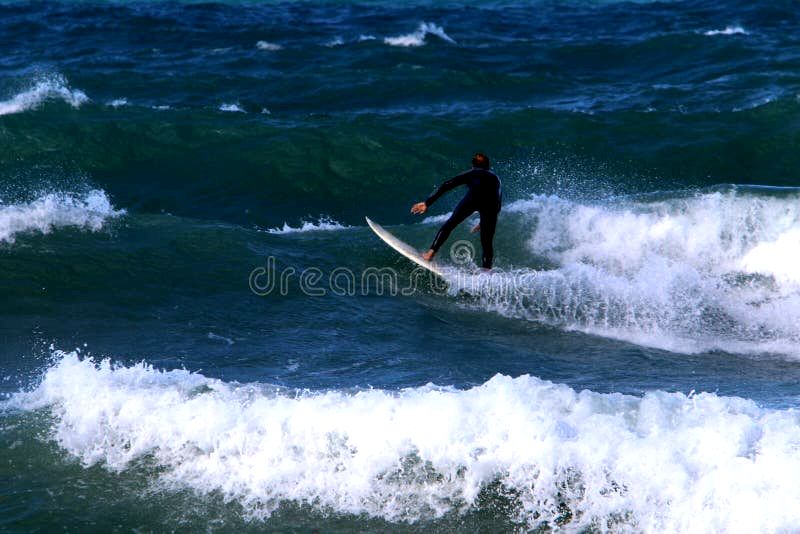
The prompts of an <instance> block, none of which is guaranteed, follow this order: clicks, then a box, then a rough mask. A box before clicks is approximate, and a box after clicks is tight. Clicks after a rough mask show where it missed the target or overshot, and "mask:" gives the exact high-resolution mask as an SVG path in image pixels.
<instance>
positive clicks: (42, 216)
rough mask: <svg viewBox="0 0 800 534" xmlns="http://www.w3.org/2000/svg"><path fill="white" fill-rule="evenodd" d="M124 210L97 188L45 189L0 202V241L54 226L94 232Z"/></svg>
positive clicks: (42, 232)
mask: <svg viewBox="0 0 800 534" xmlns="http://www.w3.org/2000/svg"><path fill="white" fill-rule="evenodd" d="M124 213H125V212H124V210H117V209H115V208H114V206H112V205H111V201H110V200H109V198H108V196H107V195H106V193H105V192H104V191H100V190H92V191H89V192H88V193H86V194H84V195H75V194H70V193H48V194H45V195H42V196H41V197H39V198H37V199H36V200H33V201H31V202H26V203H20V204H4V203H2V202H0V243H12V244H13V243H14V242H15V241H16V239H17V237H18V236H19V235H20V234H29V233H40V234H49V233H50V232H52V231H53V230H55V229H58V228H70V227H72V228H78V229H82V230H89V231H94V232H96V231H98V230H101V229H102V228H103V227H104V226H105V225H106V223H107V222H108V221H110V220H111V219H114V218H116V217H119V216H121V215H123V214H124Z"/></svg>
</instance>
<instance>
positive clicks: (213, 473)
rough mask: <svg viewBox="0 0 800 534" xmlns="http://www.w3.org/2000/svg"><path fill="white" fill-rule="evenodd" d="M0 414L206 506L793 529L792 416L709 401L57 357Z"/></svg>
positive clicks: (416, 517)
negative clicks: (18, 416) (212, 373)
mask: <svg viewBox="0 0 800 534" xmlns="http://www.w3.org/2000/svg"><path fill="white" fill-rule="evenodd" d="M5 404H6V408H7V409H8V408H11V407H14V408H18V409H22V410H34V409H40V408H45V407H46V408H48V409H49V410H50V411H51V412H52V415H53V417H54V422H53V427H52V437H53V439H55V440H56V441H57V442H58V444H59V445H60V446H61V447H62V448H64V449H65V450H66V451H68V452H69V453H70V454H71V455H74V456H75V457H77V458H78V459H80V461H81V463H82V464H83V465H84V466H87V467H88V466H93V465H100V466H103V467H104V468H106V469H108V470H110V471H113V472H122V471H125V470H130V469H141V468H142V465H148V464H149V465H151V466H152V467H153V468H155V469H156V472H158V473H160V474H159V475H158V479H157V486H158V487H160V488H162V489H167V490H168V491H180V490H182V489H192V490H194V491H196V492H199V493H201V494H210V493H213V492H219V493H221V494H222V495H224V496H225V498H226V499H230V500H234V501H236V502H238V503H240V504H241V506H243V508H244V509H245V510H246V512H247V513H248V515H250V516H252V517H259V518H267V517H269V516H270V515H271V514H272V513H274V512H275V511H276V510H277V509H278V508H279V507H280V506H281V504H282V503H286V502H294V503H297V504H305V505H308V506H310V507H312V508H315V509H318V510H322V511H324V510H330V511H333V512H336V513H345V514H354V515H359V514H366V515H368V516H373V517H380V518H384V519H386V520H389V521H394V522H410V523H414V522H417V521H421V520H426V519H431V518H436V517H441V516H444V515H446V514H460V513H464V512H466V511H468V510H470V509H474V508H476V507H480V506H493V505H495V504H496V503H497V502H498V499H503V500H504V502H506V506H509V508H510V509H511V513H512V514H513V516H514V518H515V521H517V522H518V523H519V524H520V525H525V526H527V527H530V528H535V527H542V526H545V525H553V526H555V525H561V526H564V527H566V528H568V529H570V530H573V529H575V530H580V529H585V528H596V529H601V530H606V529H611V530H617V531H619V530H629V529H633V530H637V531H649V532H653V531H673V532H675V531H692V530H695V529H698V528H702V529H706V528H711V529H712V530H715V531H726V532H755V531H781V530H786V529H789V530H790V529H791V528H792V527H793V525H797V524H798V522H800V510H798V509H797V507H795V506H791V505H790V504H789V502H787V499H793V497H792V496H793V495H797V494H798V492H799V491H800V486H799V485H798V481H797V477H796V476H795V473H796V472H797V470H798V469H800V458H798V455H797V451H796V448H797V446H796V442H797V440H798V439H799V438H800V421H799V420H798V416H797V413H795V412H794V411H792V410H788V411H780V410H768V409H763V408H759V407H758V406H757V405H756V404H754V403H753V402H751V401H748V400H744V399H740V398H735V397H719V396H716V395H714V394H699V395H693V396H688V397H687V396H685V395H683V394H670V393H663V392H652V393H648V394H647V395H645V396H644V397H642V398H637V397H630V396H624V395H619V394H611V395H601V394H596V393H591V392H589V391H582V392H577V391H575V390H573V389H570V388H569V387H566V386H563V385H558V384H554V383H551V382H547V381H543V380H539V379H537V378H535V377H531V376H520V377H518V378H513V379H512V378H509V377H507V376H502V375H497V376H495V377H493V378H492V379H491V380H489V381H488V382H486V383H485V384H482V385H480V386H476V387H473V388H471V389H468V390H461V391H460V390H455V389H451V388H438V387H435V386H432V385H429V386H424V387H418V388H410V389H405V390H401V391H397V392H388V391H382V390H362V391H353V392H341V391H338V392H337V391H330V392H325V393H307V392H306V393H304V392H291V391H283V390H276V389H275V388H272V387H268V386H262V385H258V384H230V383H225V382H222V381H219V380H214V379H209V378H205V377H203V376H202V375H199V374H192V373H189V372H186V371H170V372H162V371H159V370H157V369H154V368H153V367H151V366H149V365H146V364H138V365H134V366H131V367H121V366H115V365H112V364H111V363H110V362H109V361H108V360H104V361H102V362H93V361H92V360H90V359H81V358H80V357H79V356H78V355H77V354H75V353H70V354H59V355H58V360H57V362H56V363H55V364H54V365H53V366H52V367H51V368H50V369H49V370H48V371H47V372H46V374H45V375H44V378H43V380H42V382H41V384H40V385H39V386H38V387H37V388H36V389H34V390H33V391H31V392H29V393H20V394H17V395H15V396H14V397H13V398H12V399H11V400H9V401H7V402H6V403H5Z"/></svg>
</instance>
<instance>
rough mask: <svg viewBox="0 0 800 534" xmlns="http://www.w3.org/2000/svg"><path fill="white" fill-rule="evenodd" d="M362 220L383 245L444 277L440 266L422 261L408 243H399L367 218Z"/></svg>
mask: <svg viewBox="0 0 800 534" xmlns="http://www.w3.org/2000/svg"><path fill="white" fill-rule="evenodd" d="M364 218H365V219H366V220H367V224H368V225H369V227H370V228H371V229H372V231H373V232H375V235H377V236H378V237H380V238H381V239H382V240H383V242H384V243H386V244H387V245H389V246H390V247H392V248H393V249H394V250H396V251H397V252H399V253H400V254H401V255H402V256H403V257H405V258H408V259H409V260H411V261H413V262H414V263H416V264H417V265H419V266H420V267H423V268H425V269H427V270H429V271H430V272H432V273H434V274H437V275H439V276H444V275H443V274H442V273H443V270H442V266H441V265H439V264H437V263H436V262H433V261H425V260H423V259H422V254H421V253H420V252H419V251H418V250H417V249H415V248H414V247H412V246H411V245H409V244H408V243H406V242H404V241H401V240H400V239H398V238H397V237H395V236H394V235H392V234H391V233H390V232H388V231H387V230H386V229H385V228H384V227H383V226H381V225H380V224H378V223H376V222H375V221H373V220H372V219H370V218H369V217H364Z"/></svg>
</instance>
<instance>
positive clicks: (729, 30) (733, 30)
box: [703, 26, 750, 36]
mask: <svg viewBox="0 0 800 534" xmlns="http://www.w3.org/2000/svg"><path fill="white" fill-rule="evenodd" d="M749 33H750V32H748V31H746V30H745V29H744V28H742V27H741V26H726V27H725V29H722V30H708V31H706V32H703V35H708V36H714V35H748V34H749Z"/></svg>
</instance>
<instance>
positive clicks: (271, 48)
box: [256, 41, 283, 52]
mask: <svg viewBox="0 0 800 534" xmlns="http://www.w3.org/2000/svg"><path fill="white" fill-rule="evenodd" d="M256 48H258V49H259V50H266V51H268V52H277V51H278V50H283V47H282V46H281V45H279V44H277V43H270V42H269V41H258V42H257V43H256Z"/></svg>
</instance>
